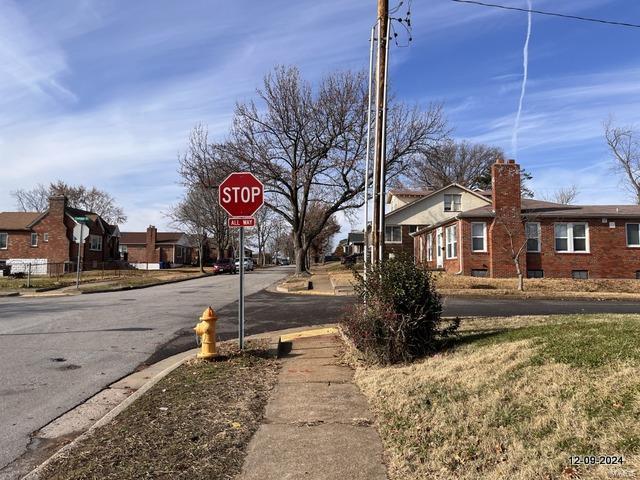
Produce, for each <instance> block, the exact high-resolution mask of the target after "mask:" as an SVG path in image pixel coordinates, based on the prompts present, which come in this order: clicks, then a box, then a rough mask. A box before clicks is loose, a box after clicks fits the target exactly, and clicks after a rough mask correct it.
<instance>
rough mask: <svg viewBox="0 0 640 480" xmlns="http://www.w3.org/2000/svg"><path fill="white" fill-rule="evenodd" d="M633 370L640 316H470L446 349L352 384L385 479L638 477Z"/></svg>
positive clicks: (639, 400)
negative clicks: (615, 458)
mask: <svg viewBox="0 0 640 480" xmlns="http://www.w3.org/2000/svg"><path fill="white" fill-rule="evenodd" d="M639 367H640V315H627V316H622V315H606V316H603V315H589V316H553V317H513V318H505V319H469V320H466V321H464V322H463V326H462V333H461V336H460V339H459V341H457V343H456V344H455V345H454V346H453V347H452V348H451V349H450V350H449V351H447V352H445V353H442V354H439V355H437V356H434V357H431V358H427V359H424V360H422V361H418V362H415V363H413V364H411V365H406V366H402V367H388V368H375V367H371V368H364V367H360V368H359V369H358V371H357V373H356V381H357V383H358V385H359V386H360V388H361V389H362V391H363V392H364V393H365V394H366V396H367V397H368V399H369V401H370V404H371V406H372V408H373V411H374V412H375V414H376V416H377V423H378V428H379V431H380V434H381V436H382V439H383V442H384V443H385V446H386V449H387V453H388V461H389V469H390V476H391V478H392V479H393V480H400V479H402V480H411V479H416V480H417V479H474V480H475V479H487V480H492V479H496V480H497V479H522V480H525V479H526V480H530V479H556V478H557V479H560V478H581V479H586V478H640V375H638V373H639ZM570 455H624V464H623V465H622V466H597V467H584V466H580V467H575V466H571V465H570V462H569V456H570Z"/></svg>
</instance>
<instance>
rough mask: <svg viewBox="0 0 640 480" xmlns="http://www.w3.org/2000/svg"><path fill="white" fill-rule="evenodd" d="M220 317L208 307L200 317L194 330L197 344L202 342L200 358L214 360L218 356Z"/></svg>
mask: <svg viewBox="0 0 640 480" xmlns="http://www.w3.org/2000/svg"><path fill="white" fill-rule="evenodd" d="M217 320H218V316H217V315H216V312H214V311H213V308H211V307H208V308H207V309H206V310H205V311H204V312H202V316H201V317H200V323H198V324H197V325H196V326H195V328H194V330H195V332H196V342H198V341H200V342H199V343H200V345H199V346H201V349H200V353H198V358H213V357H215V356H216V321H217Z"/></svg>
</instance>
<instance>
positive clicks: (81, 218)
mask: <svg viewBox="0 0 640 480" xmlns="http://www.w3.org/2000/svg"><path fill="white" fill-rule="evenodd" d="M73 219H74V220H75V221H76V222H88V221H89V217H73Z"/></svg>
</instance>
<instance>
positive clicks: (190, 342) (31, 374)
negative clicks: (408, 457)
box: [0, 267, 640, 469]
mask: <svg viewBox="0 0 640 480" xmlns="http://www.w3.org/2000/svg"><path fill="white" fill-rule="evenodd" d="M290 272H291V269H290V268H288V267H279V268H273V269H269V270H266V271H256V272H252V273H249V274H248V275H247V277H246V278H247V287H246V294H247V298H246V316H247V325H246V333H247V335H251V334H254V333H260V332H265V331H270V330H279V329H284V328H293V327H300V326H307V325H314V324H319V323H327V322H334V321H337V319H338V318H339V317H340V315H341V314H342V312H343V311H344V309H345V308H346V307H347V306H348V305H349V304H351V303H352V302H353V298H352V297H326V296H302V295H286V294H280V293H273V292H270V291H266V290H264V289H265V288H266V287H267V286H269V285H272V284H273V283H274V282H276V281H277V280H279V279H280V278H282V277H284V276H285V275H287V274H288V273H290ZM237 279H238V277H237V276H227V275H224V276H218V277H208V278H203V279H197V280H191V281H187V282H182V283H176V284H172V285H164V286H158V287H152V288H148V289H141V290H131V291H124V292H113V293H102V294H95V295H80V296H74V297H51V298H32V299H27V298H4V299H0V365H2V377H1V380H2V381H1V383H0V432H1V434H0V469H2V467H3V466H4V465H6V464H8V463H10V462H11V461H13V460H14V459H16V458H18V457H19V456H20V455H21V454H22V453H23V452H24V451H25V449H26V447H27V445H28V442H29V434H30V433H31V432H33V431H36V430H38V429H39V428H42V427H43V426H44V425H46V424H47V423H49V422H50V421H51V420H53V419H55V418H56V417H58V416H59V415H60V414H62V413H64V412H65V411H67V410H69V409H71V408H73V407H74V406H76V405H77V404H79V403H81V402H82V401H84V400H85V399H87V398H89V397H91V396H92V395H94V394H95V393H97V392H99V391H100V390H102V389H103V388H104V387H105V386H107V385H109V384H110V383H112V382H114V381H116V380H118V379H120V378H122V377H123V376H125V375H128V374H129V373H131V372H132V371H134V370H135V369H136V367H138V366H139V365H141V364H144V363H153V362H155V361H157V360H160V359H161V358H164V357H167V356H169V355H172V354H173V353H178V352H180V351H184V350H186V349H190V348H193V347H194V346H195V339H194V334H193V330H192V328H193V326H194V325H195V323H196V321H197V318H198V316H199V315H200V314H201V313H202V311H203V310H204V309H205V308H206V307H207V306H208V305H211V306H213V308H214V309H215V310H216V311H217V313H218V315H219V317H220V320H219V321H218V325H217V327H218V334H219V337H220V338H221V339H228V338H233V337H236V336H237V317H236V315H237V302H236V298H237ZM444 306H445V310H444V314H445V315H449V316H507V315H544V314H557V313H640V303H633V302H610V301H608V302H598V301H581V300H572V301H557V300H519V299H495V298H445V300H444Z"/></svg>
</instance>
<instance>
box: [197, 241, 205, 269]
mask: <svg viewBox="0 0 640 480" xmlns="http://www.w3.org/2000/svg"><path fill="white" fill-rule="evenodd" d="M203 255H204V244H203V243H200V245H199V246H198V264H199V265H200V273H204V262H203V260H202V256H203Z"/></svg>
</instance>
